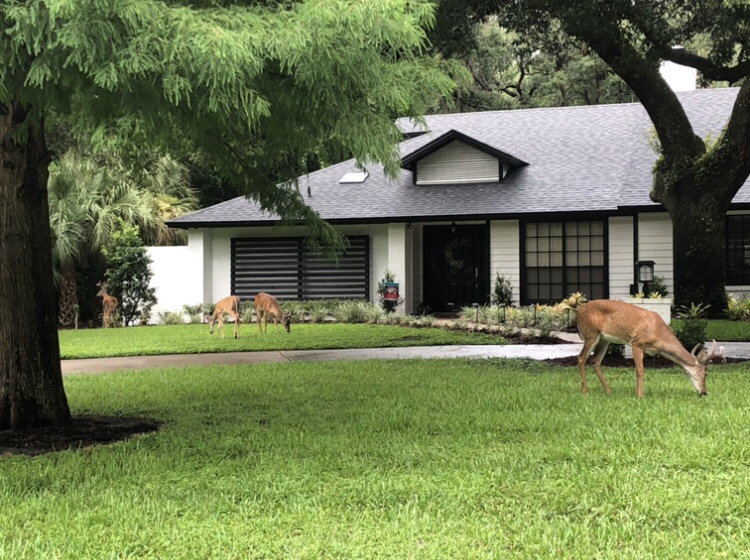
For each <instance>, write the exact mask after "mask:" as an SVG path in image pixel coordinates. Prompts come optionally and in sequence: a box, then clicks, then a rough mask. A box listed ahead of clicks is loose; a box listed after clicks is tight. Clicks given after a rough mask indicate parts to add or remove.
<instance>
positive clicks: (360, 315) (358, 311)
mask: <svg viewBox="0 0 750 560" xmlns="http://www.w3.org/2000/svg"><path fill="white" fill-rule="evenodd" d="M368 306H372V303H370V302H369V301H357V300H347V301H343V302H341V303H340V304H339V305H338V306H337V307H336V310H335V311H334V317H335V318H336V320H337V321H339V322H340V323H365V322H367V313H368V311H367V307H368Z"/></svg>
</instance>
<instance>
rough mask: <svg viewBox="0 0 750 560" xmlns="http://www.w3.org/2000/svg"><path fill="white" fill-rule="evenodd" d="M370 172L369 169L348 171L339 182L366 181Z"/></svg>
mask: <svg viewBox="0 0 750 560" xmlns="http://www.w3.org/2000/svg"><path fill="white" fill-rule="evenodd" d="M369 175H370V174H369V173H368V172H367V171H354V172H352V173H346V174H345V175H344V176H343V177H342V178H341V180H340V181H339V183H364V182H365V179H367V177H368V176H369Z"/></svg>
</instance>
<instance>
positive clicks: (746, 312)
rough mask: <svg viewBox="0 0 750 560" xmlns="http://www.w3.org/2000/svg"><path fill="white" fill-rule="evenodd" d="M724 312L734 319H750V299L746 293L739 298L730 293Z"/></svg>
mask: <svg viewBox="0 0 750 560" xmlns="http://www.w3.org/2000/svg"><path fill="white" fill-rule="evenodd" d="M724 313H725V314H726V316H727V319H730V320H732V321H750V299H749V298H748V297H747V296H745V295H743V296H741V297H738V298H737V297H734V296H732V295H730V296H729V297H728V298H727V308H726V309H725V310H724Z"/></svg>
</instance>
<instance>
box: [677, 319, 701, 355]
mask: <svg viewBox="0 0 750 560" xmlns="http://www.w3.org/2000/svg"><path fill="white" fill-rule="evenodd" d="M707 327H708V319H702V318H699V317H684V318H683V320H682V324H681V325H680V326H676V327H675V328H674V334H675V336H676V337H677V340H679V341H680V342H681V343H682V345H683V346H684V347H685V349H687V350H689V351H692V350H693V348H694V347H695V346H696V345H698V347H699V349H702V348H703V346H704V345H705V343H706V329H707Z"/></svg>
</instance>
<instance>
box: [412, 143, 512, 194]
mask: <svg viewBox="0 0 750 560" xmlns="http://www.w3.org/2000/svg"><path fill="white" fill-rule="evenodd" d="M500 168H501V164H500V162H499V161H498V160H497V158H496V157H494V156H491V155H490V154H486V153H484V152H483V151H481V150H477V149H476V148H473V147H472V146H469V145H468V144H465V143H463V142H460V141H458V140H454V141H452V142H450V143H449V144H446V145H445V146H444V147H442V148H440V149H439V150H437V151H435V152H433V153H431V154H429V155H428V156H425V157H424V158H422V159H421V160H419V162H418V163H417V185H446V184H457V183H497V182H499V181H500Z"/></svg>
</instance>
